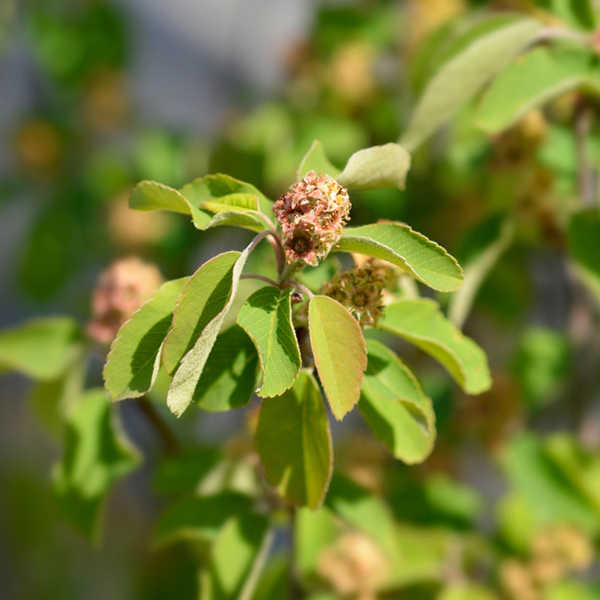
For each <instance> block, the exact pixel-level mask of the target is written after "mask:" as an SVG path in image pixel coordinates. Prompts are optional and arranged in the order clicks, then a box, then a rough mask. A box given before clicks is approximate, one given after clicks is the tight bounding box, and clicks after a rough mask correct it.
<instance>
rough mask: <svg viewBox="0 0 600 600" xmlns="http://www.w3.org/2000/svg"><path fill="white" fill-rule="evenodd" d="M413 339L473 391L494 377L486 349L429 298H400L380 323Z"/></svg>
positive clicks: (471, 392)
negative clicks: (464, 333) (456, 325)
mask: <svg viewBox="0 0 600 600" xmlns="http://www.w3.org/2000/svg"><path fill="white" fill-rule="evenodd" d="M378 326H379V327H380V328H381V329H383V330H385V331H389V332H390V333H394V334H395V335H398V336H400V337H402V338H404V339H406V340H408V341H409V342H412V343H413V344H415V345H416V346H418V347H419V348H421V349H422V350H424V351H425V352H427V353H428V354H430V355H431V356H433V357H434V358H435V359H437V360H438V361H439V362H440V363H441V364H442V365H443V366H444V367H445V368H446V369H447V371H448V372H449V373H450V375H452V377H454V379H455V380H456V382H457V383H458V384H459V385H460V386H461V387H462V388H463V389H464V390H465V392H467V393H469V394H480V393H481V392H484V391H486V390H487V389H489V388H490V387H491V384H492V380H491V376H490V371H489V368H488V364H487V358H486V355H485V353H484V352H483V350H482V349H481V348H480V347H479V346H478V345H477V344H476V343H475V342H474V341H473V340H471V339H470V338H468V337H466V336H465V335H463V333H462V332H461V331H460V330H459V329H457V328H456V327H455V326H454V325H453V324H452V322H451V321H449V320H448V319H447V318H446V317H445V316H444V315H443V314H442V313H441V312H440V310H439V308H438V304H437V302H434V301H433V300H429V299H424V298H421V299H418V300H409V299H405V300H400V301H398V302H395V303H393V304H391V305H389V306H387V307H386V309H385V313H384V317H383V319H382V320H381V321H379V325H378Z"/></svg>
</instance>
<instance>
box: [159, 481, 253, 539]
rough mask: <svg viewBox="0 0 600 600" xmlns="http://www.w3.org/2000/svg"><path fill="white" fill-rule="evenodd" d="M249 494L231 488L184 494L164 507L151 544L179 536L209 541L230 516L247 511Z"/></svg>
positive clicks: (239, 514) (215, 536) (249, 500)
mask: <svg viewBox="0 0 600 600" xmlns="http://www.w3.org/2000/svg"><path fill="white" fill-rule="evenodd" d="M252 503H253V501H252V498H250V496H244V495H243V494H238V493H235V492H223V493H221V494H215V495H213V496H203V497H199V498H198V497H197V498H188V499H186V500H183V501H181V502H178V503H177V504H174V505H173V506H170V507H169V508H167V510H166V511H165V512H164V514H163V515H162V516H161V517H160V519H159V520H158V523H157V525H156V528H155V530H154V536H153V538H154V544H156V545H164V544H169V543H172V542H175V541H179V540H182V539H184V540H192V541H197V542H208V543H211V542H213V541H214V540H215V539H216V538H217V536H218V534H219V532H220V530H221V528H222V527H223V525H224V524H225V523H226V522H227V521H228V520H229V519H231V518H232V517H235V516H241V515H243V514H245V513H248V512H250V509H251V508H252Z"/></svg>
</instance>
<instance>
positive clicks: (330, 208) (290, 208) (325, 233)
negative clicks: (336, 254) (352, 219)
mask: <svg viewBox="0 0 600 600" xmlns="http://www.w3.org/2000/svg"><path fill="white" fill-rule="evenodd" d="M290 190H291V191H289V192H286V193H285V194H282V196H281V197H280V198H279V200H278V201H277V202H276V203H275V205H274V206H273V212H274V213H275V217H276V218H277V220H278V221H279V224H280V225H281V231H282V235H283V239H282V242H283V248H284V250H285V255H286V259H287V262H288V263H290V264H291V263H295V262H298V261H303V262H305V263H306V264H307V265H310V266H312V267H315V266H317V265H318V264H319V262H320V261H321V260H323V259H324V258H325V257H326V256H327V254H328V253H329V251H330V250H331V248H332V247H333V245H334V244H335V243H336V242H337V241H338V240H339V239H340V237H341V236H342V232H343V229H344V226H345V225H346V223H347V222H348V220H349V216H348V215H349V213H350V198H349V196H348V191H347V190H346V189H344V188H343V187H342V186H341V185H340V184H339V183H337V182H336V181H335V180H334V179H332V178H331V177H329V176H328V175H321V173H315V172H314V171H310V172H309V173H307V174H306V175H305V176H304V177H303V178H302V179H301V180H300V181H298V183H295V184H294V185H292V186H291V188H290Z"/></svg>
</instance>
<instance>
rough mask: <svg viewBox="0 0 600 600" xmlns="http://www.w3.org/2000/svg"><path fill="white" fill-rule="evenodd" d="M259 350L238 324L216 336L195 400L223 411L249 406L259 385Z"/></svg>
mask: <svg viewBox="0 0 600 600" xmlns="http://www.w3.org/2000/svg"><path fill="white" fill-rule="evenodd" d="M257 369H258V353H257V351H256V348H255V347H254V344H253V343H252V340H251V339H250V338H249V337H248V336H247V335H246V333H245V332H244V330H243V329H242V328H241V327H239V326H238V325H233V326H232V327H230V328H229V329H227V330H226V331H224V332H223V333H220V334H219V335H218V336H217V341H216V342H215V345H214V347H213V349H212V352H211V353H210V355H209V357H208V360H207V361H206V364H205V365H204V370H203V371H202V375H201V376H200V381H198V385H197V386H196V391H195V392H194V402H197V403H198V406H199V407H200V408H201V409H202V410H207V411H211V412H221V411H226V410H231V409H234V408H240V407H242V406H246V404H248V402H250V400H251V399H252V394H253V393H254V388H255V387H256V371H257Z"/></svg>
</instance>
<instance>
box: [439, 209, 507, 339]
mask: <svg viewBox="0 0 600 600" xmlns="http://www.w3.org/2000/svg"><path fill="white" fill-rule="evenodd" d="M495 224H497V229H496V228H495V227H494V228H493V230H492V231H490V233H491V234H492V235H491V237H490V239H489V243H488V244H486V247H485V248H484V249H483V250H481V251H480V252H477V254H476V255H475V256H473V258H472V260H470V261H469V262H467V263H466V265H465V267H464V269H465V274H464V277H465V283H464V285H463V286H462V287H461V288H460V289H459V290H457V291H456V293H454V294H452V296H451V298H450V304H449V305H448V318H449V319H450V320H451V321H452V322H453V323H454V325H456V326H457V327H458V328H461V327H462V326H463V324H464V322H465V320H466V318H467V316H468V314H469V311H470V310H471V307H472V305H473V302H474V300H475V297H476V296H477V292H478V291H479V288H480V287H481V284H482V283H483V282H484V280H485V278H486V277H487V276H488V274H489V272H490V271H491V270H492V268H493V267H494V265H495V264H496V263H497V262H498V259H499V258H500V256H502V254H503V253H504V251H505V250H506V249H507V248H508V246H509V245H510V244H511V242H512V239H513V235H514V227H513V226H512V224H510V223H509V222H500V221H498V220H496V219H494V222H493V223H492V225H495Z"/></svg>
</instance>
